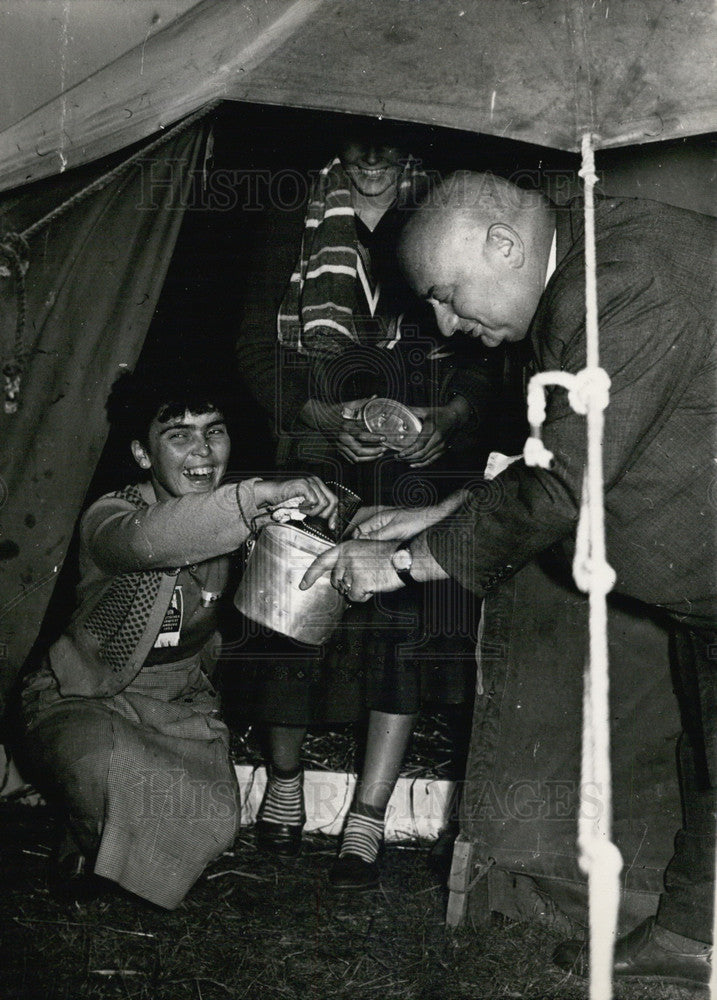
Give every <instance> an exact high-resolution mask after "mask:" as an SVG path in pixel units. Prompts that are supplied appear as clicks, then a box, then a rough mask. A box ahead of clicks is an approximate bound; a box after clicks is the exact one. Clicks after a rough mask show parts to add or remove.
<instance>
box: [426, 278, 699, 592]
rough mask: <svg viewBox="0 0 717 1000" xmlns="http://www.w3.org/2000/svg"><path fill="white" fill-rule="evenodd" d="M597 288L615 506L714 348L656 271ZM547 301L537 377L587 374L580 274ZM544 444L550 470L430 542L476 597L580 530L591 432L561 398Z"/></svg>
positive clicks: (486, 500) (520, 479)
mask: <svg viewBox="0 0 717 1000" xmlns="http://www.w3.org/2000/svg"><path fill="white" fill-rule="evenodd" d="M598 276H599V290H600V303H601V308H600V342H601V364H602V367H604V368H605V369H606V371H607V372H608V375H609V376H610V378H611V381H612V385H611V390H610V404H609V406H608V408H607V410H606V412H605V434H604V458H603V469H604V481H605V490H606V497H607V499H608V502H609V497H610V491H611V490H612V489H614V488H616V486H618V484H619V482H620V479H621V477H622V476H623V474H624V473H625V471H626V470H627V469H628V468H629V467H630V465H631V464H632V462H633V461H634V460H635V459H636V458H637V457H638V456H639V455H640V454H641V452H642V451H643V450H644V449H645V448H646V447H647V446H648V444H649V443H650V442H651V441H652V440H653V439H654V438H655V436H656V435H658V434H659V433H660V430H661V428H662V427H663V426H664V423H665V421H666V420H667V419H668V417H669V415H670V414H671V413H672V412H673V410H674V408H675V406H676V405H677V401H678V400H679V398H680V395H681V394H682V393H683V391H684V390H685V387H686V385H687V384H688V383H689V379H690V377H691V375H690V373H693V372H694V371H695V370H696V366H698V365H699V364H700V363H701V362H700V359H699V352H700V350H704V338H702V337H700V336H696V335H695V329H696V327H698V326H699V325H700V320H699V317H698V316H697V314H696V312H695V311H694V309H693V307H692V305H691V304H690V303H689V302H687V301H686V300H681V299H680V298H679V297H676V296H675V295H674V293H673V291H672V289H671V288H669V287H668V283H667V282H666V281H664V280H663V281H661V280H660V278H659V276H657V275H655V274H654V273H652V272H649V271H648V270H647V268H641V267H640V266H638V265H635V264H632V263H625V262H615V263H610V264H606V265H603V266H601V268H600V269H599V275H598ZM544 298H545V301H544V302H541V305H540V306H539V309H538V314H537V315H536V320H535V321H534V323H535V325H534V328H533V329H534V333H533V336H534V342H535V347H536V353H537V354H538V360H539V368H540V369H542V370H551V369H562V370H563V371H568V372H572V373H575V372H578V371H580V370H581V369H582V368H583V367H584V366H585V353H586V345H585V328H584V321H583V309H584V306H583V291H582V270H580V272H579V273H576V274H575V275H574V276H573V280H571V281H568V282H566V281H565V280H563V281H562V282H560V283H559V284H557V285H556V288H555V289H554V290H553V292H552V293H548V294H547V295H546V296H545V297H544ZM544 438H545V443H546V446H547V447H548V448H549V449H550V451H552V452H553V454H554V462H553V466H552V468H551V469H550V470H543V469H536V468H527V467H526V466H525V464H524V462H523V461H522V460H521V461H519V462H516V463H514V464H513V465H511V466H510V467H509V468H508V469H506V470H505V472H503V473H502V474H501V475H500V476H498V477H497V478H496V479H495V480H494V481H493V482H492V483H489V484H486V490H485V492H484V493H483V494H482V495H480V496H478V495H474V497H473V498H472V499H470V500H469V501H468V502H467V503H465V504H464V505H463V507H462V508H460V509H459V510H458V511H457V512H456V513H455V514H454V515H452V516H451V517H450V518H447V519H446V520H444V521H441V522H439V524H437V525H436V526H435V527H434V528H432V529H430V530H429V532H428V544H429V547H430V549H431V552H432V553H433V555H434V557H435V558H436V560H437V561H438V562H439V563H440V565H441V566H442V567H443V569H444V570H445V571H446V572H447V573H449V575H451V576H453V577H455V578H456V579H457V580H458V581H459V582H460V583H461V584H463V585H464V586H465V587H467V588H469V589H470V590H472V591H474V592H475V593H477V594H482V593H484V592H485V591H487V590H490V589H491V587H493V586H494V585H495V584H497V583H499V582H500V581H501V580H502V579H505V578H507V577H508V576H510V575H512V574H513V573H514V572H515V571H517V570H518V569H519V568H520V567H521V566H522V565H524V564H525V563H526V562H528V561H529V560H530V559H532V558H533V557H534V556H536V555H537V554H538V553H539V552H541V551H543V550H544V549H545V548H547V547H548V546H550V545H551V544H553V543H555V542H558V541H560V540H561V539H563V538H565V537H566V536H568V535H570V534H572V532H573V531H574V530H575V527H576V523H577V518H578V513H579V508H580V501H581V495H582V478H583V470H584V468H585V459H586V425H585V418H584V417H582V416H579V415H578V414H576V413H574V412H573V410H572V409H571V408H570V405H569V403H568V400H567V393H565V392H564V390H562V389H553V390H551V391H550V395H549V400H548V405H547V418H546V422H545V425H544ZM666 462H667V463H669V458H667V459H666ZM656 473H657V475H658V478H660V472H659V471H658V470H656ZM665 475H666V476H668V477H669V468H668V467H667V465H666V467H665V470H664V473H663V474H662V478H663V479H664V476H665Z"/></svg>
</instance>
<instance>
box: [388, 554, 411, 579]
mask: <svg viewBox="0 0 717 1000" xmlns="http://www.w3.org/2000/svg"><path fill="white" fill-rule="evenodd" d="M391 564H392V566H393V568H394V569H395V570H396V572H397V573H401V572H406V571H407V570H409V569H410V568H411V566H412V565H413V556H412V555H411V552H410V550H409V549H398V550H397V551H396V552H394V553H393V555H392V556H391Z"/></svg>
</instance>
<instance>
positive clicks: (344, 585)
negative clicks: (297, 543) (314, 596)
mask: <svg viewBox="0 0 717 1000" xmlns="http://www.w3.org/2000/svg"><path fill="white" fill-rule="evenodd" d="M395 548H396V543H395V542H368V541H353V540H352V541H349V542H342V543H341V545H336V546H335V547H334V548H333V549H329V551H328V552H324V554H323V555H321V556H319V557H318V558H317V559H315V560H314V562H313V563H312V564H311V566H309V568H308V569H307V571H306V573H304V576H303V579H302V580H301V583H300V584H299V588H300V589H301V590H308V589H309V587H311V586H312V585H313V584H314V583H315V582H316V581H317V580H318V579H319V577H320V576H323V575H324V573H331V586H332V587H334V588H335V589H336V590H338V591H339V593H341V594H343V595H344V596H345V597H348V599H349V600H350V601H359V602H363V601H368V600H369V599H370V598H371V597H373V595H374V594H379V593H385V592H387V591H391V590H400V589H401V587H403V583H402V582H401V580H400V578H399V576H398V574H397V573H396V571H395V569H394V568H393V566H392V565H391V555H392V554H393V552H394V550H395Z"/></svg>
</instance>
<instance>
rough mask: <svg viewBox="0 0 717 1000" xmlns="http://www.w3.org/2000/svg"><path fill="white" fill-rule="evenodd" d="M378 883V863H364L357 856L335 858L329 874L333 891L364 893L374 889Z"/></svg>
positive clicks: (348, 855) (346, 855)
mask: <svg viewBox="0 0 717 1000" xmlns="http://www.w3.org/2000/svg"><path fill="white" fill-rule="evenodd" d="M379 881H380V875H379V869H378V863H377V862H376V861H364V859H363V858H360V857H359V856H358V854H344V855H343V857H340V858H337V859H336V861H334V864H333V867H332V869H331V871H330V872H329V883H330V885H332V886H333V888H334V889H348V890H350V891H353V892H365V891H366V890H367V889H375V888H376V886H377V885H378V884H379Z"/></svg>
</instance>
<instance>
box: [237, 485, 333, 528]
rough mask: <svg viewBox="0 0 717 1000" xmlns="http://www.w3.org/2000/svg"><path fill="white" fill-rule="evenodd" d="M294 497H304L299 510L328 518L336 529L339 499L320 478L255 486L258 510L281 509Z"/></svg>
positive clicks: (255, 499)
mask: <svg viewBox="0 0 717 1000" xmlns="http://www.w3.org/2000/svg"><path fill="white" fill-rule="evenodd" d="M293 497H302V502H301V503H300V504H299V508H298V509H299V510H301V511H303V513H305V514H308V515H310V516H312V517H323V518H326V520H327V521H328V524H329V527H330V528H332V529H333V528H335V527H336V508H337V505H338V498H337V497H336V496H335V495H334V494H333V493H332V492H331V490H330V489H329V488H328V486H326V485H325V484H324V483H323V482H322V481H321V480H320V479H319V478H318V476H302V477H300V478H295V479H275V480H269V481H266V480H261V481H260V482H257V483H255V485H254V502H255V503H256V506H257V509H258V510H265V509H273V508H275V507H280V506H281V504H282V503H284V502H286V501H287V500H291V499H292V498H293Z"/></svg>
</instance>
